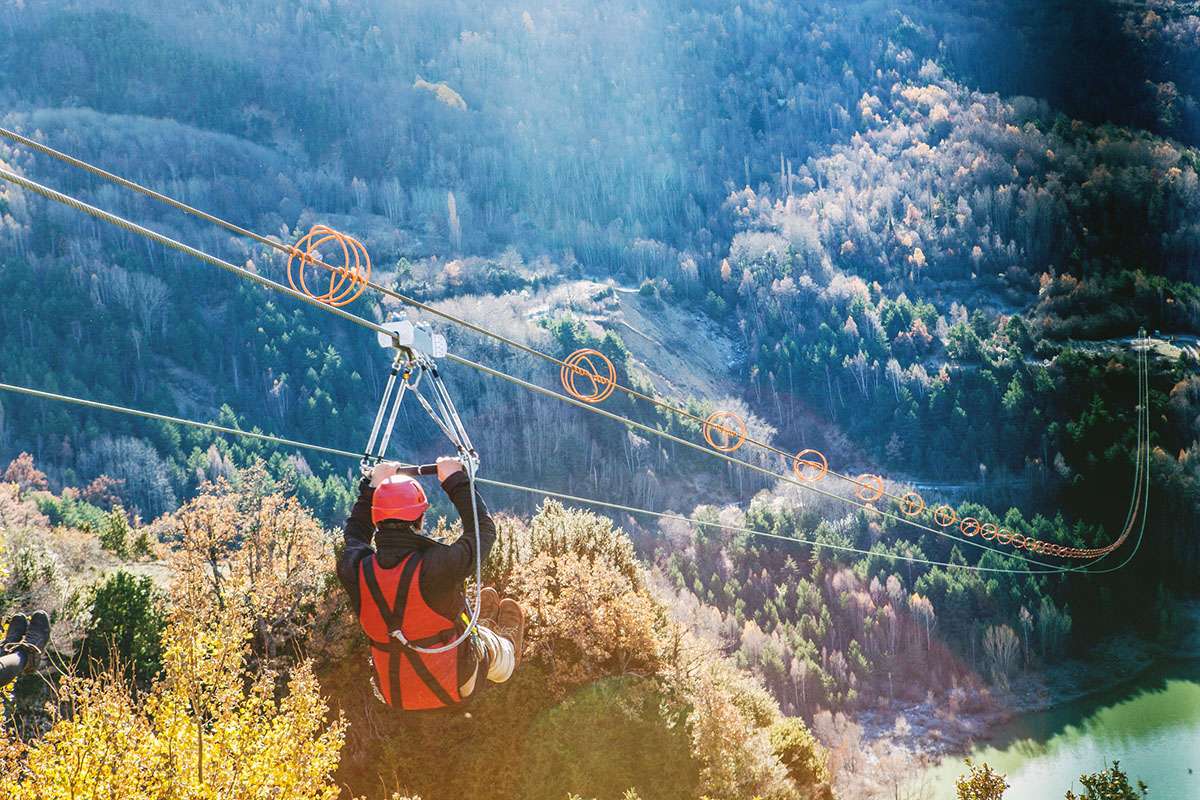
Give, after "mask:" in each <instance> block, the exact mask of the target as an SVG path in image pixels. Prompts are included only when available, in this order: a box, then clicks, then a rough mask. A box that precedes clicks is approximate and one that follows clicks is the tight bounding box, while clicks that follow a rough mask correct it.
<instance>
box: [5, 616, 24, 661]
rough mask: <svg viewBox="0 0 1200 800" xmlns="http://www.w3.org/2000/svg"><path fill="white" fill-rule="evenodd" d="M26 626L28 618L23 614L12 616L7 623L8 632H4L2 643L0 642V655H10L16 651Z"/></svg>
mask: <svg viewBox="0 0 1200 800" xmlns="http://www.w3.org/2000/svg"><path fill="white" fill-rule="evenodd" d="M28 625H29V618H28V617H26V616H25V615H24V614H13V615H12V619H10V620H9V621H8V630H6V631H5V632H4V641H3V642H0V655H4V654H5V653H11V652H12V651H14V650H16V649H17V645H18V644H20V643H21V639H23V638H24V637H25V629H26V627H27V626H28Z"/></svg>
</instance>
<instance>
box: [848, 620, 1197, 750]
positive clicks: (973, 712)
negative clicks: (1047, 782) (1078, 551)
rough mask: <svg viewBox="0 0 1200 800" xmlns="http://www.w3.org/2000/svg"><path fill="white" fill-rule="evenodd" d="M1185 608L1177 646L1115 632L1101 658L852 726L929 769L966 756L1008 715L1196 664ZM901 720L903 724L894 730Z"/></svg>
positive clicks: (875, 714)
mask: <svg viewBox="0 0 1200 800" xmlns="http://www.w3.org/2000/svg"><path fill="white" fill-rule="evenodd" d="M1184 606H1185V608H1186V617H1187V618H1188V619H1189V620H1190V621H1191V629H1190V630H1189V631H1187V632H1186V633H1185V634H1184V637H1183V640H1182V641H1181V642H1180V643H1179V644H1177V645H1175V646H1171V647H1165V646H1163V645H1160V644H1158V643H1156V642H1149V641H1146V640H1144V639H1141V638H1139V637H1137V636H1135V635H1133V634H1131V633H1119V634H1116V635H1115V636H1112V637H1110V638H1109V639H1107V640H1105V641H1104V642H1102V643H1101V645H1100V646H1099V647H1098V648H1097V649H1098V650H1099V651H1103V652H1104V653H1105V656H1104V658H1102V659H1094V660H1091V661H1084V660H1081V659H1074V658H1072V659H1068V660H1066V661H1064V662H1062V663H1060V664H1056V665H1054V666H1052V667H1049V668H1046V669H1044V670H1040V671H1035V670H1027V671H1024V672H1022V673H1020V674H1019V675H1017V676H1016V677H1014V678H1013V679H1012V680H1011V681H1010V683H1009V686H1008V688H1007V689H1004V688H1001V687H998V686H989V687H987V688H986V689H978V690H971V689H962V688H956V689H953V690H951V691H950V692H948V693H944V694H943V695H941V696H940V697H939V696H933V695H930V696H928V697H927V698H926V699H925V700H924V701H922V702H920V703H916V704H912V703H909V704H903V703H896V702H893V703H891V704H887V705H879V706H875V707H872V708H867V709H863V710H862V711H860V712H859V714H858V715H857V720H856V721H857V722H858V724H859V725H861V726H862V729H863V733H864V734H865V738H866V739H868V740H872V741H881V740H883V741H889V742H890V743H891V744H892V745H894V746H899V747H903V748H904V749H906V750H908V751H909V752H910V753H911V755H912V757H913V758H914V759H915V760H916V761H918V762H921V763H926V764H930V765H932V764H937V763H939V762H940V761H941V759H943V758H945V757H952V756H962V755H967V754H969V753H970V751H971V749H972V747H974V745H975V744H976V743H978V742H988V741H991V739H992V738H993V734H992V731H994V730H995V729H996V728H997V727H998V726H1000V725H1003V724H1004V723H1006V722H1008V721H1009V720H1011V719H1012V718H1013V717H1016V716H1020V715H1022V714H1031V713H1038V712H1044V711H1049V710H1051V709H1054V708H1057V707H1059V706H1063V705H1066V704H1068V703H1073V702H1076V701H1078V700H1083V699H1086V698H1088V697H1090V696H1092V695H1096V694H1100V693H1102V692H1105V691H1108V690H1111V689H1114V688H1117V687H1119V686H1121V685H1122V684H1124V683H1127V682H1129V681H1133V680H1136V679H1137V678H1138V677H1139V676H1141V675H1142V674H1143V673H1145V672H1146V671H1147V670H1149V669H1151V668H1153V667H1154V666H1155V665H1156V664H1159V663H1161V662H1164V661H1169V660H1172V659H1192V658H1200V601H1189V602H1187V603H1185V604H1184ZM899 717H903V718H904V722H905V723H906V724H905V725H901V726H900V730H897V725H896V721H897V719H898V718H899Z"/></svg>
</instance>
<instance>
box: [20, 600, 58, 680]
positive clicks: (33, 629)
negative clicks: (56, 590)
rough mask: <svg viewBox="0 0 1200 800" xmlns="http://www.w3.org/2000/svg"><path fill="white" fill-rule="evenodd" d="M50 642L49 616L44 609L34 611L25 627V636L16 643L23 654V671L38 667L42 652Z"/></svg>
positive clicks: (31, 670) (30, 670)
mask: <svg viewBox="0 0 1200 800" xmlns="http://www.w3.org/2000/svg"><path fill="white" fill-rule="evenodd" d="M49 642H50V617H49V615H48V614H46V612H45V611H41V610H38V611H35V612H33V616H31V617H30V618H29V625H28V627H27V628H26V629H25V638H23V639H22V640H21V642H20V644H18V645H17V648H16V649H18V650H20V651H21V652H23V653H24V654H25V671H26V672H33V671H34V670H36V669H37V668H38V662H39V660H40V659H41V655H42V653H44V652H46V645H47V644H49Z"/></svg>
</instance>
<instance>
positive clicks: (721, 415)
mask: <svg viewBox="0 0 1200 800" xmlns="http://www.w3.org/2000/svg"><path fill="white" fill-rule="evenodd" d="M734 426H737V429H736V430H734ZM714 433H716V434H718V438H717V439H714V438H713V434H714ZM704 441H706V442H708V444H709V446H710V447H712V448H713V449H714V450H720V451H721V452H722V453H732V452H733V451H734V450H737V449H738V448H739V447H741V446H742V442H744V441H746V423H745V422H742V418H741V417H739V416H738V415H737V414H732V413H730V412H728V411H716V412H713V413H712V414H710V415H709V417H708V419H706V420H705V421H704ZM718 442H720V443H719V444H718Z"/></svg>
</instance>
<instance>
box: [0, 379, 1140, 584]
mask: <svg viewBox="0 0 1200 800" xmlns="http://www.w3.org/2000/svg"><path fill="white" fill-rule="evenodd" d="M0 390H4V391H9V392H15V393H18V394H23V395H28V396H31V397H36V398H39V399H43V400H54V401H58V402H63V403H70V404H73V405H81V406H86V407H89V408H96V409H100V410H102V411H112V412H116V413H119V414H128V415H131V416H136V417H145V418H147V419H154V420H160V421H163V422H171V423H174V424H177V425H183V426H186V427H193V428H200V429H202V430H208V431H215V432H219V433H225V434H229V435H231V436H244V437H248V438H252V439H257V440H260V441H266V442H272V443H275V444H282V445H287V446H289V447H297V448H301V449H308V450H315V451H318V452H322V453H328V454H331V455H336V456H343V457H345V458H351V459H355V460H358V459H361V458H362V455H361V454H360V453H358V452H353V451H350V450H339V449H336V448H332V447H323V446H320V445H314V444H309V443H307V442H298V441H295V440H292V439H284V438H281V437H278V436H272V435H270V434H262V433H254V432H252V431H244V430H239V429H237V428H228V427H224V426H221V425H212V424H210V423H205V422H196V421H194V420H189V419H183V418H180V417H171V416H167V415H165V414H156V413H154V412H151V411H143V410H141V409H136V408H129V407H126V406H118V405H113V404H111V403H101V402H97V401H95V400H86V399H83V398H80V397H72V396H70V395H64V394H56V393H54V392H45V391H40V390H38V389H31V388H28V387H24V386H14V385H12V384H7V383H0ZM474 480H475V482H476V483H483V484H487V485H489V486H495V487H497V488H501V489H508V490H512V491H518V492H525V493H527V494H535V495H544V496H546V497H554V498H557V499H560V500H565V501H568V502H573V503H579V504H582V505H594V506H600V507H603V508H611V509H614V510H617V511H625V512H628V513H631V514H642V515H645V516H650V517H656V518H659V519H670V520H676V521H680V522H685V523H688V524H690V525H696V526H707V527H710V528H718V529H721V530H727V531H730V532H732V533H744V534H747V535H751V536H759V537H763V538H768V539H778V540H781V541H785V542H792V543H795V544H807V545H810V546H812V547H824V548H827V549H830V550H838V551H841V552H847V553H856V554H859V555H864V556H878V557H880V558H887V559H891V560H899V561H907V562H910V563H914V564H924V565H927V566H932V567H945V568H951V569H965V570H971V571H975V572H991V573H1004V574H1019V575H1050V574H1061V573H1066V572H1077V571H1078V570H1077V569H1073V568H1071V567H1050V568H1048V569H1044V570H1031V569H1018V568H1006V567H984V566H980V565H972V564H956V563H954V562H950V561H936V560H933V559H927V558H919V557H916V556H905V555H898V554H892V553H881V552H878V551H874V550H863V549H861V548H857V547H851V546H849V545H839V544H833V543H830V542H820V541H815V540H811V539H802V538H796V537H791V536H784V535H782V534H778V533H770V532H768V531H760V530H757V529H755V528H746V527H741V526H737V525H726V524H724V523H719V522H705V521H702V520H694V519H691V518H689V517H685V516H683V515H681V514H670V513H666V512H661V511H651V510H649V509H644V508H637V507H635V506H627V505H622V504H619V503H611V502H607V501H604V500H595V499H591V498H587V497H579V496H576V495H571V494H565V493H563V492H553V491H547V490H544V489H536V488H533V487H530V486H522V485H520V484H515V483H507V482H504V481H497V480H492V479H489V478H478V477H477V478H475V479H474ZM1122 566H1124V565H1122ZM1106 571H1112V570H1106ZM1085 574H1087V573H1085Z"/></svg>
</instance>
